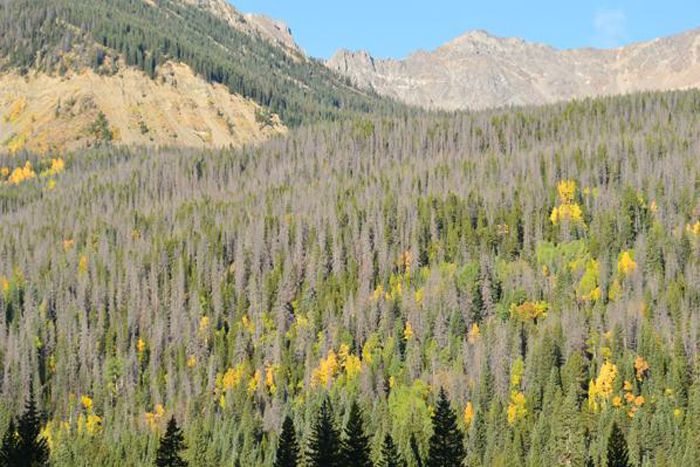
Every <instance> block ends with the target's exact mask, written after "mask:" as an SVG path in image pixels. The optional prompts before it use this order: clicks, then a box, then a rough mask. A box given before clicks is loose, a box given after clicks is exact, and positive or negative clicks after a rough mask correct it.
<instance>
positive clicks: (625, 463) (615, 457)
mask: <svg viewBox="0 0 700 467" xmlns="http://www.w3.org/2000/svg"><path fill="white" fill-rule="evenodd" d="M607 465H608V467H629V466H630V465H631V464H630V462H629V454H628V452H627V441H626V440H625V435H624V434H623V433H622V430H620V427H619V426H617V423H615V422H613V426H612V430H611V432H610V438H608V464H607Z"/></svg>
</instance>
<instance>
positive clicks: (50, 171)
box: [41, 158, 66, 177]
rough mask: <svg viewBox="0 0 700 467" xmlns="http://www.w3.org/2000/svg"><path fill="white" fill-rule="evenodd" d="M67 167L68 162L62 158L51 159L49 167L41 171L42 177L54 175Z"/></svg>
mask: <svg viewBox="0 0 700 467" xmlns="http://www.w3.org/2000/svg"><path fill="white" fill-rule="evenodd" d="M65 169H66V163H65V162H64V161H63V159H61V158H57V159H51V165H50V166H49V168H47V169H46V170H44V171H43V172H41V176H42V177H53V176H54V175H58V174H60V173H61V172H63V171H64V170H65Z"/></svg>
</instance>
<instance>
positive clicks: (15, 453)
mask: <svg viewBox="0 0 700 467" xmlns="http://www.w3.org/2000/svg"><path fill="white" fill-rule="evenodd" d="M19 464H20V457H19V435H18V434H17V428H16V427H15V422H14V420H10V425H9V426H8V427H7V431H6V432H5V435H4V436H3V437H2V447H0V465H2V466H11V465H12V466H14V465H19Z"/></svg>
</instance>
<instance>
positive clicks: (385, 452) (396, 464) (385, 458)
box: [377, 433, 406, 467]
mask: <svg viewBox="0 0 700 467" xmlns="http://www.w3.org/2000/svg"><path fill="white" fill-rule="evenodd" d="M405 466H406V463H405V462H404V461H403V459H401V455H400V454H399V451H398V449H396V445H395V444H394V439H393V438H392V437H391V435H390V434H389V433H387V434H386V436H385V437H384V443H383V444H382V457H381V458H380V460H379V464H377V467H405Z"/></svg>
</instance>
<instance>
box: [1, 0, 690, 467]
mask: <svg viewBox="0 0 700 467" xmlns="http://www.w3.org/2000/svg"><path fill="white" fill-rule="evenodd" d="M32 3H33V2H32ZM36 3H37V4H40V3H42V2H36ZM59 3H60V2H59ZM95 3H96V4H102V3H103V2H95ZM113 3H117V2H113ZM126 3H129V2H126ZM28 11H30V10H28ZM699 115H700V92H698V91H687V92H671V93H659V94H638V95H631V96H625V97H616V98H603V99H597V100H588V101H583V102H572V103H567V104H560V105H554V106H548V107H541V108H522V109H508V110H501V111H490V112H482V113H477V114H470V113H460V114H454V115H432V114H425V115H409V114H403V113H402V114H392V113H390V112H387V113H384V114H378V115H376V116H366V117H361V116H355V117H349V118H345V119H342V120H340V121H336V122H320V123H316V124H314V125H310V126H302V127H300V128H297V129H295V130H293V131H292V132H290V134H289V135H287V136H285V137H280V138H278V139H275V140H272V141H270V142H268V143H266V144H263V145H260V146H256V147H247V148H243V149H231V150H224V151H184V150H176V149H173V150H164V151H156V150H140V149H127V148H120V147H112V146H110V145H109V144H105V145H104V146H103V147H101V148H97V149H94V150H91V151H85V152H82V153H79V154H72V155H65V156H64V157H62V158H60V159H59V158H54V159H53V160H47V159H41V158H39V157H38V156H33V155H30V154H18V155H16V156H14V157H3V158H1V159H0V162H1V163H0V176H1V180H2V184H0V218H1V219H2V221H0V399H1V403H0V434H4V435H3V436H2V440H3V446H2V449H1V450H0V458H1V459H2V461H4V462H5V463H6V464H7V462H8V461H7V460H6V459H7V458H8V457H7V456H12V455H15V454H16V453H17V452H18V450H19V449H25V447H26V446H28V445H37V446H40V447H39V448H36V449H34V450H33V451H32V452H36V453H37V456H42V455H43V454H42V453H44V452H46V453H47V454H48V456H49V460H50V463H51V465H56V466H74V465H117V464H118V465H191V466H212V465H240V466H253V465H264V466H272V465H277V466H282V465H308V466H315V465H326V466H327V465H380V466H398V465H408V466H454V465H462V463H464V465H468V466H477V465H508V466H510V465H513V466H516V465H518V466H540V465H593V466H607V465H610V466H612V465H615V466H617V465H634V466H651V465H697V463H698V459H700V452H698V450H699V449H700V443H699V441H700V365H699V363H700V361H699V359H698V350H699V349H698V342H699V339H698V333H699V332H700V320H699V315H698V312H697V311H698V306H700V197H699V196H698V195H699V193H698V188H699V187H700V165H699V164H698V155H699V154H700V124H699V123H700V122H699V120H698V119H699ZM18 427H19V428H18ZM37 433H38V435H37ZM22 446H25V447H22ZM37 459H38V460H37V462H38V463H41V462H43V461H42V459H40V458H37ZM10 465H12V464H10Z"/></svg>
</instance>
